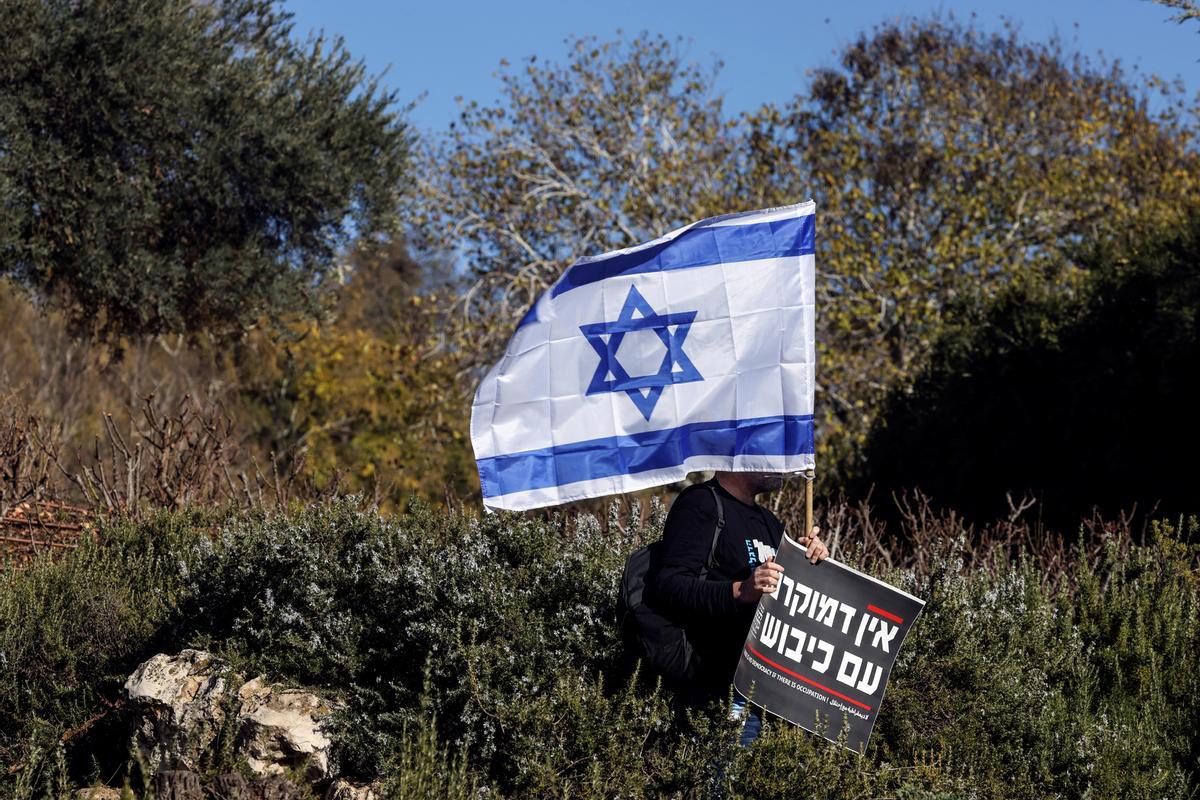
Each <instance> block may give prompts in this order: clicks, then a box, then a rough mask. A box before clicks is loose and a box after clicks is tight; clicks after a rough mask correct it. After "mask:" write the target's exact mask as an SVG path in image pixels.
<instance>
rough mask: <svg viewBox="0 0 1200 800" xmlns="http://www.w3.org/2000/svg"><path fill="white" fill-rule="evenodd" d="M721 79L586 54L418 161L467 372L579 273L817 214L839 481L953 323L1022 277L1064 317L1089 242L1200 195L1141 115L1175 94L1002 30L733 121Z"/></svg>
mask: <svg viewBox="0 0 1200 800" xmlns="http://www.w3.org/2000/svg"><path fill="white" fill-rule="evenodd" d="M714 76H715V71H710V70H705V69H702V68H700V67H697V66H696V65H694V64H691V63H689V62H688V61H687V60H686V58H685V57H684V54H683V53H682V52H681V51H680V49H679V47H678V45H677V44H673V43H671V42H668V41H666V40H663V39H661V38H657V39H656V38H644V37H643V38H635V39H632V40H628V41H619V42H614V43H607V44H599V43H597V42H596V41H595V40H590V39H588V40H579V41H576V42H575V43H574V46H573V48H572V50H571V53H570V56H569V59H568V63H566V64H565V65H557V64H543V63H540V62H538V61H536V60H535V59H530V60H529V62H528V63H527V64H526V65H525V67H524V69H523V70H522V71H521V72H519V73H513V72H509V71H506V72H504V73H502V81H503V99H502V101H501V102H499V103H497V104H496V105H494V106H489V107H483V106H480V105H478V104H475V103H469V104H467V106H466V108H465V109H464V111H463V114H462V117H461V118H460V120H459V121H458V122H457V123H456V124H455V125H454V126H453V127H452V128H451V130H450V131H449V132H448V133H447V135H446V137H445V138H444V139H443V141H442V142H441V144H440V146H439V147H438V148H437V149H435V150H434V155H432V156H431V157H430V158H428V159H426V162H427V163H428V164H430V165H436V166H435V167H434V168H433V169H431V170H430V171H429V172H428V173H426V174H425V175H424V176H423V177H422V179H421V189H420V193H419V194H420V204H421V210H420V213H418V214H417V215H415V216H414V219H417V220H419V221H420V222H421V223H422V224H424V225H425V231H426V237H427V238H426V239H425V241H424V244H425V245H427V246H428V245H441V246H443V247H447V248H450V247H457V248H458V252H459V253H461V255H462V258H463V261H464V264H465V266H466V267H467V268H468V270H469V274H470V276H471V278H472V280H473V281H474V284H473V286H472V288H471V290H470V291H469V292H468V293H467V301H466V303H465V305H466V307H467V308H468V310H470V311H471V312H472V313H473V314H474V315H475V318H476V319H477V320H479V322H478V323H477V327H476V330H477V331H482V333H479V334H477V335H475V336H473V337H472V338H470V339H468V340H465V341H464V342H463V343H462V345H461V346H462V347H463V348H464V350H465V351H469V352H471V353H473V354H474V358H475V360H476V362H477V363H489V362H491V361H492V360H494V359H495V358H496V357H497V356H498V354H499V352H500V349H501V348H502V347H503V343H504V341H505V340H506V339H507V337H508V335H509V334H510V333H511V331H512V329H513V327H514V326H515V323H516V321H517V319H518V318H519V316H520V315H521V314H522V313H524V311H525V309H526V308H527V307H528V305H529V304H530V303H531V302H532V300H533V299H534V298H535V297H536V296H537V294H538V293H540V292H541V291H542V290H543V289H544V288H545V286H546V285H548V283H549V282H550V281H552V280H553V279H554V278H556V277H557V275H558V274H559V273H560V271H561V270H562V268H563V267H564V266H566V264H568V263H569V262H570V261H571V260H572V259H574V258H576V257H579V256H582V255H586V254H594V253H597V252H602V251H604V250H607V249H610V248H613V247H618V246H625V245H630V244H633V243H635V242H639V241H644V240H646V239H649V238H651V237H653V236H656V235H659V234H662V233H664V232H666V231H668V230H670V229H672V228H674V227H676V226H678V225H680V224H684V223H686V222H689V221H692V220H694V219H698V218H700V217H704V216H708V215H712V214H718V213H725V212H730V211H738V210H745V209H750V208H760V207H764V206H772V205H780V204H784V203H791V202H796V201H798V200H802V199H804V198H806V197H810V196H811V197H814V198H815V199H816V201H817V207H818V233H817V246H818V254H817V265H818V266H817V269H818V273H819V274H818V287H817V288H818V299H819V307H818V308H819V311H818V342H819V359H820V360H819V364H818V370H817V377H818V387H817V393H818V396H817V405H818V413H819V414H820V415H821V416H820V418H819V423H820V434H819V436H818V447H819V449H820V451H821V458H822V460H823V463H824V465H825V467H824V469H825V472H826V475H827V476H832V477H835V478H838V479H841V478H845V477H847V476H849V475H850V474H852V473H853V472H854V471H856V470H858V469H860V468H861V463H860V462H859V459H858V456H859V452H860V451H859V448H860V447H861V445H862V443H863V441H864V440H865V437H866V435H867V431H868V430H869V428H870V426H871V424H872V423H873V421H874V419H875V416H876V414H877V411H878V408H879V404H880V402H881V401H882V399H883V397H884V396H885V394H886V392H887V390H888V388H889V387H891V386H894V385H896V384H897V383H899V382H903V381H904V380H906V379H909V378H910V377H911V376H912V375H913V374H915V371H916V370H918V369H919V368H920V366H921V364H922V363H924V360H925V358H926V356H927V353H928V351H929V348H930V346H931V343H932V342H933V341H934V339H935V338H936V335H937V333H938V332H939V331H940V330H941V328H942V326H943V325H944V324H945V323H946V321H947V319H946V314H947V309H949V308H951V307H955V306H961V307H972V305H973V306H974V307H980V306H982V305H983V304H985V303H986V302H987V298H989V297H991V296H994V295H995V294H996V293H997V292H999V291H1001V290H1002V289H1003V288H1004V287H1006V286H1009V285H1013V284H1014V283H1019V282H1021V281H1026V280H1033V281H1037V282H1039V283H1044V284H1045V285H1047V286H1050V287H1052V288H1053V291H1056V292H1063V293H1065V294H1066V295H1068V296H1069V295H1070V294H1071V293H1073V292H1075V291H1077V290H1078V287H1079V285H1080V284H1081V282H1082V280H1083V275H1084V270H1083V269H1082V268H1081V267H1080V266H1079V264H1078V262H1077V258H1076V254H1075V248H1076V246H1077V245H1078V244H1079V243H1080V242H1082V241H1084V240H1088V241H1098V242H1103V241H1108V240H1110V239H1111V238H1112V237H1114V236H1115V235H1117V234H1118V233H1121V232H1124V231H1126V230H1128V229H1129V228H1131V227H1137V226H1143V225H1145V226H1155V225H1159V224H1165V223H1170V222H1173V221H1176V222H1177V221H1178V220H1180V219H1181V218H1182V216H1183V214H1184V209H1185V208H1186V207H1187V206H1189V205H1190V204H1192V203H1194V202H1195V200H1194V198H1196V197H1200V192H1198V191H1197V180H1198V176H1200V170H1198V169H1197V158H1196V154H1195V151H1194V149H1193V141H1194V139H1193V134H1194V132H1193V130H1192V129H1191V128H1190V127H1188V125H1187V124H1186V123H1185V122H1184V121H1183V118H1182V116H1181V113H1180V112H1179V111H1178V110H1177V109H1176V107H1175V106H1168V108H1167V110H1166V111H1165V112H1163V113H1161V114H1157V115H1155V114H1152V113H1151V112H1150V111H1149V110H1148V108H1147V101H1146V96H1147V92H1148V91H1151V90H1161V91H1164V92H1167V93H1168V99H1169V100H1173V99H1175V96H1174V94H1173V90H1172V89H1171V88H1170V87H1167V86H1164V85H1163V84H1161V82H1158V81H1157V80H1156V79H1153V78H1147V79H1146V81H1145V82H1144V83H1141V84H1138V85H1135V84H1132V83H1131V82H1130V81H1129V79H1128V78H1127V76H1126V75H1125V74H1124V73H1123V72H1122V71H1121V70H1120V68H1119V67H1118V66H1117V65H1112V66H1100V67H1096V66H1093V65H1092V64H1090V63H1089V62H1088V61H1086V60H1085V59H1082V58H1079V57H1070V56H1068V55H1067V54H1066V53H1064V52H1063V50H1062V47H1061V45H1060V44H1059V43H1057V42H1050V43H1047V44H1030V43H1026V42H1023V41H1022V40H1020V38H1019V37H1018V36H1017V34H1016V33H1015V32H1014V31H1013V30H1007V31H1004V32H1001V33H996V34H984V33H981V32H979V31H977V30H975V29H973V28H970V27H968V26H964V25H961V24H959V23H956V22H953V21H952V20H951V21H943V20H937V19H935V20H925V21H912V22H908V23H903V24H899V23H897V24H887V25H884V26H881V27H880V28H878V29H876V30H875V31H874V32H872V33H871V34H869V35H864V36H863V37H861V38H860V39H859V40H858V41H856V42H855V43H853V44H851V45H850V46H849V47H848V48H847V49H846V50H845V52H844V53H843V55H842V59H841V63H840V65H839V66H838V67H837V68H834V69H830V70H825V71H821V72H819V73H817V74H816V75H814V76H813V78H812V79H811V81H810V82H809V85H808V87H807V88H806V89H805V91H804V92H803V93H801V94H798V95H797V96H796V97H795V98H794V99H792V100H791V101H790V102H786V103H780V104H775V103H771V104H767V105H765V106H764V107H762V108H761V109H759V110H757V111H755V112H754V113H752V114H748V115H745V116H743V117H742V118H740V119H732V118H730V117H728V116H727V115H725V114H724V113H723V112H722V107H721V102H720V98H719V96H717V95H716V93H715V91H714ZM831 473H832V475H831Z"/></svg>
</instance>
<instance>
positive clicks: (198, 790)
mask: <svg viewBox="0 0 1200 800" xmlns="http://www.w3.org/2000/svg"><path fill="white" fill-rule="evenodd" d="M154 798H155V800H204V788H203V787H202V786H201V785H200V776H199V775H197V774H196V773H194V772H190V771H188V770H185V769H165V770H162V771H161V772H159V773H157V774H155V776H154Z"/></svg>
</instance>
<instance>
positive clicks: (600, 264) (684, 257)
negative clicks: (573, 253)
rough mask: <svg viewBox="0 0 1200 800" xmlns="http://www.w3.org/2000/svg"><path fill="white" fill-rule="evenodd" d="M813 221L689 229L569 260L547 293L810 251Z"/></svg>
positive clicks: (808, 218)
mask: <svg viewBox="0 0 1200 800" xmlns="http://www.w3.org/2000/svg"><path fill="white" fill-rule="evenodd" d="M815 220H816V217H815V216H814V215H812V214H807V215H805V216H803V217H788V218H786V219H780V220H773V221H770V222H759V223H755V224H752V225H722V226H717V227H705V228H693V229H691V230H689V231H685V232H684V233H682V234H680V235H679V236H677V237H675V238H674V239H672V240H671V241H669V242H662V243H660V244H656V245H654V246H653V247H647V248H645V249H643V250H638V251H636V252H633V253H621V254H620V255H614V256H610V257H608V258H604V259H600V260H597V261H589V262H587V263H585V264H575V265H573V266H571V267H569V268H568V269H567V271H566V272H564V273H563V276H562V277H561V278H560V279H559V280H558V282H557V283H556V284H554V288H553V289H551V290H550V296H551V297H558V296H559V295H560V294H562V293H563V292H569V291H570V290H572V289H577V288H579V287H580V286H587V285H588V284H589V283H595V282H597V281H602V280H604V279H605V278H612V277H615V276H617V275H636V274H638V273H642V272H664V271H666V270H672V269H689V268H691V267H710V266H712V265H714V264H732V263H735V262H738V261H756V260H758V259H762V258H783V257H784V256H804V255H812V254H813V253H814V252H815V249H814V248H815V241H816V222H815Z"/></svg>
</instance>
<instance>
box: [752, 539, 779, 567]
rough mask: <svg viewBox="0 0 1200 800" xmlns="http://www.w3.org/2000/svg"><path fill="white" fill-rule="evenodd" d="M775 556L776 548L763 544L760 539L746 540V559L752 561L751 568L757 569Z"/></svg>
mask: <svg viewBox="0 0 1200 800" xmlns="http://www.w3.org/2000/svg"><path fill="white" fill-rule="evenodd" d="M773 555H775V548H774V547H771V545H769V544H763V543H762V542H760V541H759V540H758V539H746V557H747V558H748V559H749V560H750V566H751V567H755V566H757V565H759V564H761V563H763V562H764V561H766V560H767V559H768V558H770V557H771V556H773Z"/></svg>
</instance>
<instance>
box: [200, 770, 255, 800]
mask: <svg viewBox="0 0 1200 800" xmlns="http://www.w3.org/2000/svg"><path fill="white" fill-rule="evenodd" d="M208 791H209V794H210V795H211V796H212V799H213V800H250V796H251V795H250V783H249V781H247V780H246V779H245V778H243V777H242V776H241V775H238V774H237V773H230V774H228V775H218V776H217V777H215V778H213V782H212V786H211V787H209V790H208Z"/></svg>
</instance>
